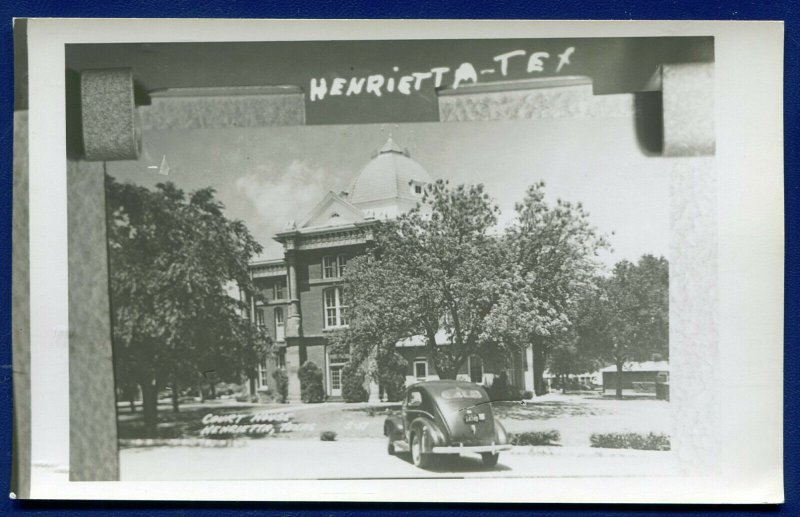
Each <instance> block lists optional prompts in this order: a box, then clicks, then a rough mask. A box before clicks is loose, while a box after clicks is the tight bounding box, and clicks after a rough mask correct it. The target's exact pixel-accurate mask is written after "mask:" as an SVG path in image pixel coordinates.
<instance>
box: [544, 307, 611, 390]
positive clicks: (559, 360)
mask: <svg viewBox="0 0 800 517" xmlns="http://www.w3.org/2000/svg"><path fill="white" fill-rule="evenodd" d="M579 319H580V309H579V310H578V316H577V318H576V320H579ZM576 326H577V325H575V326H573V327H570V329H569V331H567V332H562V333H559V334H558V335H557V336H556V337H555V339H554V341H553V342H552V343H551V345H550V350H549V353H548V355H547V367H548V369H549V370H550V373H552V374H553V375H555V376H556V377H557V378H559V379H560V381H561V382H562V383H563V381H564V380H565V378H566V377H568V376H570V375H579V374H582V373H587V372H593V371H595V370H597V369H598V368H599V367H600V366H601V364H602V362H601V361H600V360H599V359H598V358H597V357H596V356H595V355H594V354H593V353H592V352H591V351H589V350H585V349H584V348H583V347H581V341H580V338H579V336H578V332H577V331H576Z"/></svg>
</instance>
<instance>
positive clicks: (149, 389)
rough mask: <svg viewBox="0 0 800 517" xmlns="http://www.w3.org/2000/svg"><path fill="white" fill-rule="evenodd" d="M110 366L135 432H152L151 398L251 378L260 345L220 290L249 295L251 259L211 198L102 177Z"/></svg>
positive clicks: (241, 233)
mask: <svg viewBox="0 0 800 517" xmlns="http://www.w3.org/2000/svg"><path fill="white" fill-rule="evenodd" d="M106 192H107V211H108V214H107V221H108V247H109V261H110V283H111V305H112V313H113V345H114V363H115V373H116V379H117V382H118V383H120V385H123V386H124V385H128V384H137V385H138V386H139V387H140V388H141V390H142V398H143V410H144V411H143V413H144V421H145V428H146V430H147V432H148V433H149V434H151V435H153V434H154V433H155V431H156V426H157V423H158V411H157V403H158V401H157V398H158V391H159V390H160V389H161V388H163V387H166V386H170V388H171V390H172V393H173V397H174V399H173V400H174V403H175V408H176V409H177V396H178V394H179V393H180V386H182V385H183V386H194V385H196V384H197V383H198V382H202V379H204V378H208V377H212V378H214V379H215V380H216V379H218V380H220V381H239V380H240V378H241V375H243V374H244V375H248V376H253V375H254V374H255V371H254V369H255V366H256V365H257V364H259V363H260V362H261V361H263V360H264V359H265V357H266V354H267V352H268V350H269V345H270V341H269V337H268V336H267V335H266V334H265V333H264V332H263V331H262V330H260V329H258V328H257V327H256V326H255V325H253V324H252V323H250V322H249V321H248V320H247V318H245V314H246V306H245V305H244V304H243V303H242V302H241V301H240V300H237V299H235V298H233V297H231V296H230V295H229V294H228V293H227V291H226V290H225V286H226V285H229V284H230V283H231V282H235V283H236V284H238V285H239V286H241V288H242V289H244V290H245V291H252V285H251V282H250V278H249V272H248V262H249V260H250V259H251V257H253V256H254V255H255V254H257V253H259V252H260V251H261V246H259V244H258V243H257V242H256V241H255V240H254V239H253V238H252V237H251V235H250V233H249V232H248V230H247V228H246V227H245V225H244V223H242V222H241V221H236V220H229V219H227V218H226V217H225V216H224V214H223V205H222V204H221V203H220V202H219V201H217V200H216V199H215V198H214V191H213V190H212V189H209V188H207V189H200V190H197V191H195V192H193V193H191V194H189V195H188V196H187V195H186V194H185V193H184V192H183V191H182V190H180V189H178V188H177V187H176V186H175V185H174V184H172V183H163V184H159V185H157V186H156V189H155V190H148V189H146V188H144V187H140V186H136V185H132V184H127V183H119V182H117V181H115V180H114V179H113V178H111V177H110V176H107V182H106Z"/></svg>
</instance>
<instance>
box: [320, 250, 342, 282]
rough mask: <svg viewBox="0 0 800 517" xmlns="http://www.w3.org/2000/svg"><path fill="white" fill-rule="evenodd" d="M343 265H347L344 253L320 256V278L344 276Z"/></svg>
mask: <svg viewBox="0 0 800 517" xmlns="http://www.w3.org/2000/svg"><path fill="white" fill-rule="evenodd" d="M345 267H347V256H346V255H337V256H334V255H326V256H324V257H322V278H338V277H341V276H344V270H345Z"/></svg>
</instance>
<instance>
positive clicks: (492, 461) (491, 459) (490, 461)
mask: <svg viewBox="0 0 800 517" xmlns="http://www.w3.org/2000/svg"><path fill="white" fill-rule="evenodd" d="M481 459H483V464H484V465H486V466H487V467H494V466H495V465H497V460H498V459H500V454H499V453H495V454H492V453H491V452H483V453H481Z"/></svg>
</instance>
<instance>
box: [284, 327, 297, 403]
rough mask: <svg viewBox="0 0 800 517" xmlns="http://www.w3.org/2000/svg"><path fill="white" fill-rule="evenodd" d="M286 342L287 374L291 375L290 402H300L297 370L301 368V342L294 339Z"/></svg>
mask: <svg viewBox="0 0 800 517" xmlns="http://www.w3.org/2000/svg"><path fill="white" fill-rule="evenodd" d="M286 341H287V344H286V374H287V375H288V377H289V395H288V396H287V399H286V400H287V401H288V402H300V379H299V378H298V377H297V371H298V370H299V369H300V344H299V343H297V342H294V343H293V341H295V340H294V339H292V340H289V339H287V340H286Z"/></svg>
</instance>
